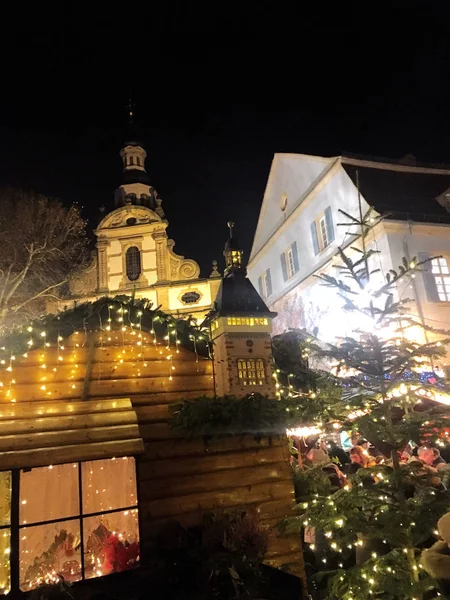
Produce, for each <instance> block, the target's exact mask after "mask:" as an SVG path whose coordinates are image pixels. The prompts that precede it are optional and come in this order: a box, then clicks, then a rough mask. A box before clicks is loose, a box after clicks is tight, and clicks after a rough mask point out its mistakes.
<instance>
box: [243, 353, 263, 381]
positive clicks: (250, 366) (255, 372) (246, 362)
mask: <svg viewBox="0 0 450 600" xmlns="http://www.w3.org/2000/svg"><path fill="white" fill-rule="evenodd" d="M237 369H238V378H239V383H240V384H241V385H264V384H265V383H266V369H265V365H264V361H263V360H261V359H259V358H239V359H238V361H237Z"/></svg>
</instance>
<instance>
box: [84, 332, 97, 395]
mask: <svg viewBox="0 0 450 600" xmlns="http://www.w3.org/2000/svg"><path fill="white" fill-rule="evenodd" d="M95 337H96V334H95V333H89V334H88V339H89V350H88V355H87V361H86V372H85V374H84V383H83V389H82V391H81V399H82V400H86V399H87V397H88V396H89V388H90V385H91V376H92V365H93V362H94V352H95Z"/></svg>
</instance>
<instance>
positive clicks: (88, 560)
mask: <svg viewBox="0 0 450 600" xmlns="http://www.w3.org/2000/svg"><path fill="white" fill-rule="evenodd" d="M80 494H81V498H80ZM18 502H19V557H20V564H19V584H20V589H21V590H22V591H28V590H32V589H34V588H36V587H38V586H39V585H41V584H42V583H57V582H58V581H59V576H58V575H59V574H60V575H62V577H64V580H65V581H67V582H73V581H79V580H81V579H91V578H93V577H101V576H102V575H108V574H110V573H113V572H118V571H125V570H128V569H131V568H133V567H135V566H137V564H138V562H139V528H138V509H137V492H136V467H135V461H134V458H116V459H114V458H113V459H103V460H96V461H89V462H83V463H70V464H63V465H55V466H49V467H39V468H36V469H29V470H22V471H20V492H19V499H18ZM0 547H1V542H0ZM1 568H2V567H1V566H0V578H1V575H2V573H1Z"/></svg>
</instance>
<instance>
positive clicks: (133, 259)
mask: <svg viewBox="0 0 450 600" xmlns="http://www.w3.org/2000/svg"><path fill="white" fill-rule="evenodd" d="M125 262H126V271H127V277H128V279H129V280H130V281H136V280H137V279H139V276H140V274H141V271H142V267H141V252H140V250H139V248H138V247H137V246H131V247H130V248H128V250H127V251H126V254H125Z"/></svg>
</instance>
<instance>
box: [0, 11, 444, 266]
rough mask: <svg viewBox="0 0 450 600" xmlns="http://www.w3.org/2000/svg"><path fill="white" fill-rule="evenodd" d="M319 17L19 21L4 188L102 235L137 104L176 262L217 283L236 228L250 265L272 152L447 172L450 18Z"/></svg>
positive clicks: (10, 37) (7, 80)
mask: <svg viewBox="0 0 450 600" xmlns="http://www.w3.org/2000/svg"><path fill="white" fill-rule="evenodd" d="M309 4H310V3H306V2H267V3H263V2H260V3H259V4H256V3H253V2H244V1H241V2H240V3H232V2H228V3H222V4H220V3H216V4H214V3H209V4H206V3H205V6H207V7H209V8H208V9H205V8H202V6H203V3H194V2H183V3H176V2H164V3H155V2H153V3H146V4H145V6H146V8H145V9H142V8H141V7H140V6H139V3H134V4H133V3H127V4H122V5H120V10H117V11H116V12H114V11H113V10H112V9H109V8H108V11H105V12H102V13H100V12H98V13H95V11H94V9H93V8H92V7H93V6H94V3H91V5H85V6H83V5H82V3H77V4H73V5H72V8H67V6H69V7H70V5H71V3H66V4H64V5H63V4H61V9H60V12H52V13H50V12H49V13H48V14H46V13H45V11H43V9H42V6H41V5H40V4H39V5H38V6H37V8H35V9H33V10H34V12H30V11H29V10H28V9H26V10H25V7H24V5H20V7H19V9H18V10H17V14H15V15H14V14H12V13H11V14H10V16H9V21H8V19H6V18H4V19H3V28H2V35H1V36H0V37H1V39H0V45H1V47H2V84H3V85H2V91H1V94H0V103H1V107H2V110H1V111H0V186H5V185H13V186H17V187H22V188H26V189H34V190H36V191H38V192H42V193H44V194H48V195H52V196H58V197H60V198H61V199H62V200H63V201H64V202H65V203H71V202H78V203H79V204H80V205H81V206H83V212H84V215H85V216H86V217H87V218H89V221H90V224H91V225H92V226H95V225H96V223H97V221H98V215H99V211H98V208H99V206H101V205H105V206H106V207H107V208H111V209H112V207H113V191H114V189H115V187H116V185H117V184H118V182H119V181H120V175H121V161H120V158H119V155H118V152H119V149H120V146H121V143H122V141H123V139H124V129H125V123H126V108H125V107H126V104H127V100H128V95H129V92H130V91H131V93H132V96H133V102H134V104H135V106H136V114H137V117H138V121H139V122H140V124H141V126H142V137H143V139H144V141H145V143H146V148H147V152H148V159H147V172H148V174H149V177H150V181H151V183H152V185H153V186H154V187H155V188H156V189H157V190H158V192H159V195H160V196H161V197H162V198H163V207H164V209H165V211H166V214H167V217H168V219H169V235H170V237H172V238H173V239H175V242H176V246H175V250H176V251H177V252H178V253H181V254H185V255H186V256H188V257H191V258H194V259H196V260H197V261H198V262H199V263H200V265H201V267H202V274H203V275H208V274H209V272H210V264H211V261H212V260H213V259H214V258H215V259H218V260H219V261H220V264H221V261H222V256H221V253H222V248H223V243H224V241H225V239H226V236H227V228H226V222H227V220H229V219H232V220H234V221H235V223H236V233H237V235H238V237H239V239H240V240H241V242H242V244H243V246H244V249H245V251H246V254H247V256H248V253H249V251H250V247H251V242H252V238H253V234H254V231H255V227H256V221H257V217H258V213H259V208H260V204H261V201H262V197H263V193H264V188H265V184H266V181H267V176H268V173H269V168H270V163H271V160H272V157H273V154H274V153H275V152H298V153H307V154H308V153H310V154H318V155H323V156H331V155H337V154H341V153H346V152H347V153H356V154H366V155H371V156H386V157H389V158H401V157H402V156H404V155H405V154H407V153H412V154H414V155H415V156H416V157H417V158H418V160H421V161H428V162H433V163H436V162H443V163H450V9H449V8H448V5H449V2H448V1H447V0H445V1H444V0H443V1H440V0H432V1H431V0H426V1H424V2H418V1H414V0H404V1H398V0H397V1H396V0H391V1H390V2H377V3H368V2H361V1H359V2H351V1H348V2H336V3H333V5H332V8H331V9H330V8H326V5H325V3H318V2H316V3H311V4H312V6H311V7H309V8H307V7H308V6H309ZM111 6H112V3H111ZM370 6H373V7H375V8H374V9H371V8H370ZM264 7H267V8H264ZM19 10H21V12H19Z"/></svg>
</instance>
